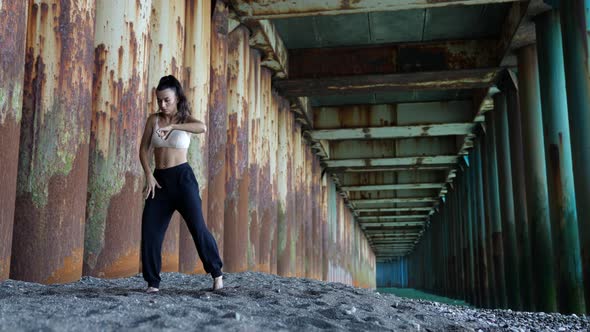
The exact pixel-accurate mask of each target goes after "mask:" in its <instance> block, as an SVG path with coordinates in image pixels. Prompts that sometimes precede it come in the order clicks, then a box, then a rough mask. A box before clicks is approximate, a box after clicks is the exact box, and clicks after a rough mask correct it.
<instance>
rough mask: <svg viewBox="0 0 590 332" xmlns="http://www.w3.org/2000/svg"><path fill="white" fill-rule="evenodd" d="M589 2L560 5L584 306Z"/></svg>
mask: <svg viewBox="0 0 590 332" xmlns="http://www.w3.org/2000/svg"><path fill="white" fill-rule="evenodd" d="M589 11H590V0H570V1H563V2H562V4H561V17H562V20H561V28H562V31H561V32H562V36H563V55H564V60H565V78H566V87H567V98H568V111H569V112H568V114H569V124H570V135H571V141H572V154H573V162H574V181H575V187H576V199H577V209H578V222H579V225H578V226H579V227H580V242H581V244H582V264H583V271H584V285H585V293H586V304H587V305H588V303H590V205H588V203H587V202H588V197H590V167H588V165H590V63H589V61H590V57H589V54H590V48H589V45H590V42H589V35H590V22H589V20H590V14H589Z"/></svg>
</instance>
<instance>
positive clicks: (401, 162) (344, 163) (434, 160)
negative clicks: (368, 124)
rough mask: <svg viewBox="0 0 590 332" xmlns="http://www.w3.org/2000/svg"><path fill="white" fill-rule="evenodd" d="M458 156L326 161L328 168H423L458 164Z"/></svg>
mask: <svg viewBox="0 0 590 332" xmlns="http://www.w3.org/2000/svg"><path fill="white" fill-rule="evenodd" d="M457 159H458V156H455V155H450V156H423V157H398V158H368V159H342V160H324V161H323V163H324V164H325V165H326V167H375V166H377V167H380V166H412V165H415V166H421V165H449V164H455V163H457Z"/></svg>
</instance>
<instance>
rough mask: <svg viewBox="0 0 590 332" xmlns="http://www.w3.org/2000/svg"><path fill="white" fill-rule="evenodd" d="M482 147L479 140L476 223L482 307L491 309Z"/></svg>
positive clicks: (476, 175)
mask: <svg viewBox="0 0 590 332" xmlns="http://www.w3.org/2000/svg"><path fill="white" fill-rule="evenodd" d="M481 146H482V141H481V139H478V141H477V143H476V146H475V149H474V151H475V166H474V167H475V171H476V173H475V177H476V178H475V183H474V184H475V188H476V189H475V195H476V203H477V214H476V216H475V222H476V223H477V229H478V235H477V236H478V239H477V243H478V252H479V262H480V264H479V270H478V274H479V278H480V284H481V292H480V293H481V306H482V307H484V308H491V303H492V302H491V293H490V284H491V283H490V278H489V274H488V269H490V264H489V261H488V255H487V251H488V250H487V246H486V238H487V237H486V226H485V222H486V219H485V213H486V211H485V201H484V188H483V163H482V158H481V150H482V149H481Z"/></svg>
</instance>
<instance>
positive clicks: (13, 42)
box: [0, 1, 28, 281]
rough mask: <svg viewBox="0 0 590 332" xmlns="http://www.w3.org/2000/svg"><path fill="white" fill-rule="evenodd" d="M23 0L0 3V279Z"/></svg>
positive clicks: (21, 66)
mask: <svg viewBox="0 0 590 332" xmlns="http://www.w3.org/2000/svg"><path fill="white" fill-rule="evenodd" d="M27 13H28V10H27V2H26V1H11V2H9V3H5V4H4V5H3V6H0V26H2V27H5V28H4V29H2V31H0V40H2V47H1V48H0V142H2V143H3V144H0V183H2V187H1V188H0V243H2V244H3V245H2V246H0V281H2V280H4V279H8V276H9V272H10V252H11V247H12V227H13V224H14V201H15V199H16V196H15V195H16V177H17V165H18V147H19V137H20V122H21V116H22V102H23V79H24V74H25V43H26V39H24V38H19V36H24V35H25V34H26V31H27Z"/></svg>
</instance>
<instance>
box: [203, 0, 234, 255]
mask: <svg viewBox="0 0 590 332" xmlns="http://www.w3.org/2000/svg"><path fill="white" fill-rule="evenodd" d="M212 10H213V17H212V18H211V52H210V53H211V54H210V55H211V63H210V65H211V71H210V76H209V79H210V81H209V88H210V97H209V121H208V123H207V128H208V129H207V131H208V138H209V140H208V149H209V156H208V165H209V166H208V178H209V181H208V182H209V192H208V195H207V196H208V201H209V204H208V205H207V211H208V212H207V220H206V221H207V226H208V228H209V231H211V234H213V237H214V238H215V240H216V241H217V248H218V249H219V254H220V255H221V257H223V256H224V255H223V253H224V251H223V247H224V242H223V239H224V236H223V234H224V210H225V149H226V144H227V102H228V99H227V92H228V90H227V83H228V82H227V43H228V39H227V38H228V37H227V34H228V31H227V29H228V26H227V24H228V8H227V5H225V4H224V3H223V1H220V0H217V1H215V5H214V7H213V8H212ZM203 15H207V13H206V12H204V13H203ZM204 206H205V205H204Z"/></svg>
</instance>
